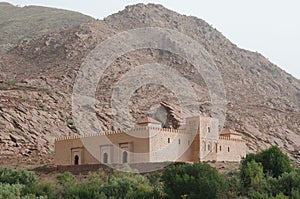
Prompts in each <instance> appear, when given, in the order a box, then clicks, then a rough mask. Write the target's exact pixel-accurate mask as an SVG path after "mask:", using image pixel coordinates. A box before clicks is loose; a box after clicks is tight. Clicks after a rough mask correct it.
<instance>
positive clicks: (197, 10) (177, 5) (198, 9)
mask: <svg viewBox="0 0 300 199" xmlns="http://www.w3.org/2000/svg"><path fill="white" fill-rule="evenodd" d="M7 2H9V3H12V4H14V5H20V6H25V5H42V6H49V7H56V8H63V9H68V10H74V11H78V12H81V13H83V14H86V15H89V16H92V17H94V18H98V19H102V18H104V17H106V16H108V15H110V14H113V13H115V12H118V11H120V10H122V9H124V8H125V6H126V5H131V4H136V3H158V4H162V5H163V6H165V7H166V8H169V9H171V10H174V11H176V12H179V13H181V14H185V15H192V16H196V17H198V18H201V19H203V20H205V21H206V22H207V23H209V24H210V25H212V26H213V27H214V28H216V29H218V31H220V32H221V33H222V34H223V35H224V36H225V37H227V38H228V39H229V40H231V42H233V43H235V44H236V45H237V46H239V47H240V48H243V49H247V50H251V51H256V52H259V53H261V54H263V55H264V56H265V57H266V58H268V59H269V60H270V61H271V62H273V63H274V64H276V65H277V66H279V67H280V68H282V69H284V70H285V71H287V72H288V73H290V74H292V75H293V76H295V77H296V78H298V79H300V49H299V47H300V38H299V37H300V20H299V19H300V11H299V8H300V1H299V0H286V1H284V0H248V1H241V0H226V1H224V0H206V1H204V0H184V1H183V0H165V1H163V0H152V1H143V0H139V1H138V0H108V1H101V0H23V1H22V0H7Z"/></svg>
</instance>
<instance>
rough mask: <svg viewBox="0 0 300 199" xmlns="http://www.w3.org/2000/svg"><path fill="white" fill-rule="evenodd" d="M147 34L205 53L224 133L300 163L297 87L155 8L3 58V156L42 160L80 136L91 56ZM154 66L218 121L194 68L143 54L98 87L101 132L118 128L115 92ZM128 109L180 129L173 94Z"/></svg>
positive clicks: (141, 98) (128, 57) (138, 95)
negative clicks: (78, 102)
mask: <svg viewBox="0 0 300 199" xmlns="http://www.w3.org/2000/svg"><path fill="white" fill-rule="evenodd" d="M149 26H151V27H162V28H169V29H173V30H176V31H179V32H181V33H184V34H185V35H188V36H189V37H191V38H192V39H194V40H196V41H197V42H198V43H199V44H201V45H202V46H203V47H204V49H205V50H206V51H207V52H208V53H207V54H205V56H204V57H203V61H207V60H213V61H214V63H215V64H216V66H217V68H218V70H219V71H220V73H221V75H222V78H223V81H224V85H225V90H226V98H227V104H226V108H227V111H226V122H225V126H226V127H230V128H233V129H235V130H237V131H240V132H241V133H243V134H244V136H245V139H247V141H248V143H247V145H248V148H249V151H257V150H260V149H264V148H266V147H268V146H270V145H274V144H275V145H278V146H280V147H281V148H282V149H284V150H285V151H286V152H288V153H289V154H290V155H291V156H293V157H294V158H295V159H297V161H298V162H299V161H300V157H299V150H300V81H299V80H297V79H296V78H294V77H292V76H291V75H289V74H287V73H286V72H284V71H283V70H281V69H280V68H279V67H277V66H275V65H274V64H272V63H271V62H270V61H269V60H267V59H266V58H265V57H263V56H262V55H261V54H259V53H255V52H250V51H246V50H243V49H240V48H238V47H237V46H236V45H234V44H233V43H231V42H230V41H229V40H228V39H226V38H225V37H224V36H223V35H222V34H221V33H220V32H219V31H217V30H216V29H214V28H213V27H211V26H209V25H208V24H207V23H206V22H205V21H203V20H201V19H197V18H195V17H191V16H184V15H180V14H178V13H175V12H173V11H171V10H168V9H166V8H164V7H163V6H161V5H155V4H147V5H144V4H137V5H133V6H128V7H126V8H125V9H124V10H123V11H120V12H119V13H116V14H113V15H111V16H109V17H107V18H105V19H104V20H99V21H92V22H90V23H85V24H81V25H79V26H77V27H71V28H68V29H64V30H61V31H59V32H54V33H51V34H47V35H43V36H41V37H39V38H34V39H32V40H30V41H26V42H23V43H22V44H20V45H18V46H17V47H16V48H14V49H12V50H11V51H10V52H8V53H2V54H0V57H1V59H0V71H1V73H0V79H1V83H0V88H1V90H0V96H1V98H0V115H1V117H0V132H1V140H0V146H1V147H2V153H3V154H6V155H20V154H21V155H26V156H30V154H33V151H34V150H35V148H39V149H40V151H41V154H44V155H45V154H49V153H52V152H53V139H54V137H55V136H60V135H68V134H76V133H78V131H77V130H76V128H75V127H74V120H73V116H72V114H71V112H72V111H71V95H72V88H73V85H74V82H75V78H76V74H77V71H78V69H79V68H80V66H81V64H82V63H83V61H84V60H85V58H86V56H87V55H88V53H89V52H91V50H92V49H94V48H95V47H96V46H97V44H100V43H101V42H102V41H104V40H105V39H107V38H108V37H110V36H112V35H115V34H116V33H120V32H122V31H125V30H130V29H133V28H141V27H149ZM157 62H158V63H161V64H165V65H169V66H171V67H173V68H174V69H176V70H177V71H179V73H181V74H182V75H183V76H184V77H186V78H187V79H188V80H189V81H190V82H191V84H192V86H193V88H194V89H195V90H196V92H197V96H198V98H199V102H200V104H201V105H200V107H198V108H197V110H195V111H198V112H202V113H203V114H208V115H212V114H214V113H212V112H211V111H210V106H211V103H210V98H209V95H208V92H207V86H206V84H205V82H204V80H203V78H201V74H198V73H197V72H195V71H196V70H195V68H194V66H193V65H191V63H188V62H187V61H186V60H185V59H183V58H182V57H180V56H178V55H176V54H173V53H171V52H167V51H162V50H158V49H143V50H137V51H132V52H129V53H126V54H124V55H122V56H121V57H119V58H118V59H116V60H115V61H114V62H113V63H112V64H111V65H110V67H109V68H108V69H107V70H106V71H105V74H104V76H103V77H101V79H100V81H99V84H98V87H97V93H96V98H97V104H96V106H95V110H96V112H97V117H98V120H99V123H100V125H101V128H102V129H103V130H107V129H113V128H114V123H113V115H112V112H113V110H112V107H111V105H110V99H111V95H112V88H113V86H114V84H116V83H117V82H118V81H119V80H120V79H121V78H122V76H123V75H124V74H126V72H128V71H130V69H133V68H135V67H136V66H139V65H141V64H146V63H157ZM129 106H130V113H131V115H132V116H133V118H134V119H136V118H138V117H139V116H141V115H142V114H154V115H155V113H156V112H157V110H159V109H162V110H164V111H165V112H166V114H167V120H166V121H164V122H165V126H168V127H172V128H178V127H179V126H180V122H181V121H180V114H181V112H180V109H179V108H178V107H179V102H178V99H177V97H176V94H175V93H173V92H172V91H170V90H169V89H167V88H164V87H162V86H159V85H154V84H151V85H144V86H142V87H140V88H138V89H137V90H136V91H135V92H134V93H133V95H132V96H131V97H130V102H129ZM187 115H188V113H187ZM156 117H157V119H159V116H158V115H156ZM123 119H124V120H125V121H126V122H128V124H129V123H131V122H133V121H128V118H123Z"/></svg>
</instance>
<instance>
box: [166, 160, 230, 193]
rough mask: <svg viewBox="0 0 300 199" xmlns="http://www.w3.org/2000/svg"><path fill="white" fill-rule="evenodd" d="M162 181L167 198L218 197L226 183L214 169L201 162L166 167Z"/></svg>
mask: <svg viewBox="0 0 300 199" xmlns="http://www.w3.org/2000/svg"><path fill="white" fill-rule="evenodd" d="M162 181H163V183H164V190H165V192H166V194H167V197H168V198H182V197H187V198H197V199H199V198H208V199H209V198H220V197H221V196H222V195H223V194H224V190H225V185H226V183H225V179H224V177H223V176H221V175H219V173H218V171H217V170H216V169H214V168H212V167H211V166H209V165H208V164H202V163H194V164H181V165H174V166H171V167H169V168H166V169H165V170H164V172H163V175H162Z"/></svg>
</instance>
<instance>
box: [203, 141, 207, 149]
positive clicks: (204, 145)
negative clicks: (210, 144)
mask: <svg viewBox="0 0 300 199" xmlns="http://www.w3.org/2000/svg"><path fill="white" fill-rule="evenodd" d="M202 151H206V143H205V142H204V141H203V142H202Z"/></svg>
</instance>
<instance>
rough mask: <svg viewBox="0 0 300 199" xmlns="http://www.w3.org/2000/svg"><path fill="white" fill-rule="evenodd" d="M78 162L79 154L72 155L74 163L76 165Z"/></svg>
mask: <svg viewBox="0 0 300 199" xmlns="http://www.w3.org/2000/svg"><path fill="white" fill-rule="evenodd" d="M78 164H79V156H78V155H75V157H74V165H78Z"/></svg>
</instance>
